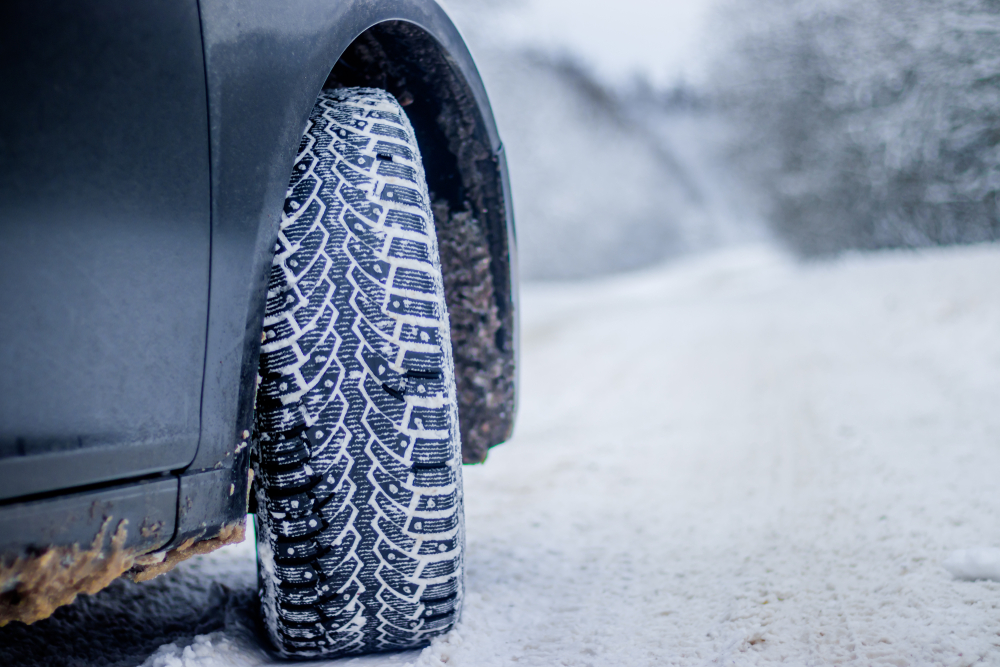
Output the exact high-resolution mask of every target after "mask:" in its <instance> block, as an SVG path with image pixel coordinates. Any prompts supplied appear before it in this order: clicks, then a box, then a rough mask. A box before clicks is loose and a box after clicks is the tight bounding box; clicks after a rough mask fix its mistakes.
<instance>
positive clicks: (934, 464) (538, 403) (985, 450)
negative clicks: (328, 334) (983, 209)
mask: <svg viewBox="0 0 1000 667" xmlns="http://www.w3.org/2000/svg"><path fill="white" fill-rule="evenodd" d="M522 307H523V315H524V318H523V324H522V341H523V348H522V385H521V386H522V394H521V403H520V416H519V420H518V428H517V432H516V434H515V437H514V438H513V440H512V441H511V442H509V443H507V444H504V445H502V446H500V447H498V448H496V449H494V450H493V452H492V453H491V455H490V459H489V461H488V462H487V463H486V464H485V465H482V466H473V467H466V469H465V484H466V512H467V528H468V552H467V602H466V605H465V609H464V613H463V616H462V620H461V622H460V623H459V625H458V627H457V628H456V629H455V630H454V631H453V632H452V633H451V634H449V635H447V636H446V637H443V638H441V639H439V640H436V641H435V643H434V644H433V645H432V646H431V647H429V648H427V649H425V650H423V651H415V652H409V653H400V654H394V655H389V656H370V657H365V658H359V659H354V660H346V661H337V662H335V663H334V662H330V663H324V662H320V663H316V664H319V665H326V664H331V665H332V664H337V665H345V666H346V665H351V666H355V665H357V666H377V665H413V666H414V667H417V666H421V667H431V666H441V665H448V667H459V666H469V667H488V666H491V665H510V664H517V665H539V666H546V667H548V666H552V665H580V666H590V665H593V666H598V665H629V666H633V665H709V664H711V665H715V664H725V665H751V664H752V665H767V664H776V663H784V664H792V665H820V664H831V663H836V664H845V665H894V666H902V665H971V664H1000V637H998V632H997V631H998V628H1000V583H997V582H995V581H989V580H977V581H964V580H961V579H956V578H954V577H953V576H952V575H951V574H949V572H948V570H946V569H945V567H944V566H943V565H948V566H949V567H950V568H952V572H954V573H955V574H956V575H958V576H960V577H967V576H968V577H970V578H980V577H981V576H982V572H985V571H986V569H988V568H990V567H992V568H993V571H994V572H995V571H996V567H997V554H998V553H1000V552H998V550H997V549H996V548H995V547H998V546H1000V525H998V523H997V517H998V516H1000V493H998V488H997V483H996V480H997V476H998V471H1000V410H998V409H997V399H998V397H1000V335H998V332H1000V246H997V245H984V246H975V247H965V248H951V249H938V250H932V251H921V252H891V253H883V254H869V255H857V256H851V257H847V258H844V259H841V260H839V261H836V262H830V263H821V264H807V265H802V264H797V263H795V262H793V261H792V260H789V259H787V258H786V257H785V256H783V255H782V254H781V253H779V252H777V251H775V250H773V249H771V248H770V247H766V246H749V247H741V248H734V249H729V250H725V251H719V252H716V253H714V254H709V255H704V256H700V257H691V258H686V259H683V260H680V261H676V262H674V263H673V264H670V265H669V266H664V267H660V268H655V269H650V270H646V271H644V272H642V273H636V274H631V275H626V276H619V277H616V278H612V279H601V280H593V281H589V282H578V283H566V284H551V283H550V284H546V285H531V286H528V287H527V288H525V290H524V293H523V302H522ZM983 545H985V547H983ZM970 548H973V549H976V550H975V551H974V552H964V553H965V555H963V556H961V557H958V558H957V560H956V556H951V558H950V559H949V554H952V552H953V551H954V550H956V549H970ZM983 548H985V549H986V550H983ZM969 554H972V555H969ZM984 554H985V556H984ZM955 563H959V565H955ZM970 563H971V564H973V565H975V564H976V563H978V564H979V565H976V567H980V574H976V573H975V572H973V573H972V574H971V575H969V574H968V572H970V571H971V570H968V569H966V570H962V571H961V572H960V571H959V570H961V569H962V568H963V567H964V568H969V567H972V565H970ZM181 568H187V569H186V570H185V571H182V572H181V575H180V576H179V578H178V579H177V581H179V582H180V581H194V580H198V581H200V582H201V584H202V585H204V584H205V582H207V581H209V580H211V579H212V578H213V577H218V578H220V579H221V580H224V581H226V582H227V585H228V586H230V587H231V588H234V589H240V587H245V588H248V589H250V590H252V587H253V586H254V582H255V573H254V561H253V548H252V546H251V545H250V544H249V543H244V544H242V545H236V546H234V547H230V548H227V549H224V550H222V551H220V552H216V553H215V554H211V555H208V556H205V557H199V558H197V559H195V560H194V561H192V562H189V563H186V564H183V565H182V566H181ZM956 568H957V569H956ZM984 568H985V569H984ZM194 571H197V572H198V574H199V576H197V577H191V576H188V574H190V573H192V572H194ZM247 597H249V596H247ZM233 617H234V619H235V620H231V619H230V614H229V613H227V615H226V618H227V620H226V624H225V627H224V629H222V630H219V631H216V632H212V633H210V634H207V635H202V636H198V637H192V638H189V639H187V640H184V641H178V642H175V643H172V644H168V645H165V646H162V647H161V648H160V649H159V650H158V651H157V652H156V653H155V654H153V655H152V656H150V657H149V658H148V660H146V662H145V663H144V664H145V666H146V667H220V666H223V665H267V664H273V663H272V658H271V657H269V656H268V654H267V653H266V652H265V651H264V650H263V649H262V648H261V645H260V644H259V641H260V640H259V639H257V638H256V635H255V634H254V632H253V631H252V630H251V629H249V627H248V625H247V621H246V619H245V618H244V619H243V620H242V621H241V620H239V618H237V617H239V614H234V615H233Z"/></svg>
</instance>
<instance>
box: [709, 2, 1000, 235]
mask: <svg viewBox="0 0 1000 667" xmlns="http://www.w3.org/2000/svg"><path fill="white" fill-rule="evenodd" d="M727 9H728V11H727V16H728V17H729V19H728V21H729V23H728V27H729V29H730V30H731V31H732V32H731V34H732V40H731V41H730V44H731V46H732V48H731V49H730V50H729V51H728V54H727V56H726V57H725V58H723V59H722V60H721V62H720V67H719V71H718V76H717V77H716V79H715V80H716V82H717V86H718V87H717V92H718V95H719V99H720V100H721V101H722V102H723V103H724V104H725V105H726V107H727V108H728V109H729V110H730V111H731V112H732V113H733V116H734V117H735V118H736V119H737V122H738V123H739V125H740V127H741V137H742V139H741V141H740V145H739V147H738V151H737V156H738V158H739V161H740V163H741V164H742V165H743V166H744V167H745V168H746V169H747V170H748V171H749V172H750V173H751V175H752V177H753V178H754V179H756V180H758V181H759V183H761V184H762V185H763V186H764V187H765V189H766V190H767V192H768V193H769V195H770V197H769V201H770V202H771V205H772V208H771V210H770V211H769V213H770V218H771V219H772V221H773V224H774V225H775V228H776V230H777V231H778V232H779V234H780V235H781V236H782V237H783V238H785V239H786V240H787V241H788V242H789V243H790V244H791V245H792V246H793V247H794V248H796V249H797V250H799V251H800V252H802V253H804V254H807V255H822V254H830V253H835V252H837V251H839V250H843V249H846V248H882V247H899V246H926V245H933V244H943V243H971V242H977V241H982V240H988V239H997V238H1000V198H998V192H1000V1H998V0H909V1H901V0H754V1H753V2H746V1H745V0H743V2H740V3H735V2H733V3H731V5H730V6H729V7H728V8H727Z"/></svg>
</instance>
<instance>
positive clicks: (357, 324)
mask: <svg viewBox="0 0 1000 667" xmlns="http://www.w3.org/2000/svg"><path fill="white" fill-rule="evenodd" d="M450 344H451V343H450V336H449V330H448V316H447V310H446V307H445V300H444V288H443V280H442V275H441V264H440V259H439V254H438V248H437V241H436V237H435V231H434V222H433V217H432V214H431V210H430V201H429V196H428V192H427V185H426V181H425V179H424V174H423V167H422V165H421V162H420V152H419V149H418V147H417V143H416V140H415V138H414V134H413V129H412V127H411V126H410V123H409V121H408V120H407V119H406V116H405V114H404V113H403V111H402V109H401V108H400V107H399V105H398V104H397V102H396V101H395V99H394V98H392V97H391V96H390V95H389V94H388V93H386V92H384V91H382V90H378V89H374V88H347V89H337V90H325V91H323V93H322V94H321V95H320V98H319V100H318V101H317V103H316V106H315V108H314V110H313V113H312V114H311V116H310V118H309V122H308V125H307V127H306V131H305V133H304V135H303V137H302V143H301V145H300V148H299V152H298V155H297V157H296V160H295V165H294V168H293V175H292V178H291V182H290V184H289V189H288V195H287V199H286V201H285V208H284V212H283V215H282V219H281V224H280V231H279V234H278V239H277V242H276V244H275V258H274V263H273V266H272V270H271V276H270V280H269V284H268V295H267V307H266V314H265V320H264V339H263V344H262V348H261V360H260V386H259V388H258V395H257V418H256V428H257V454H256V456H255V460H254V466H255V472H256V475H257V479H258V480H259V484H257V486H256V489H257V507H258V512H257V516H256V527H257V549H258V569H259V579H260V588H261V603H262V610H263V615H264V621H265V625H266V627H267V629H268V633H269V634H270V637H271V640H272V642H273V643H274V645H275V647H276V648H277V650H278V652H279V653H280V654H281V655H283V656H285V657H298V658H311V657H334V656H338V655H349V654H359V653H368V652H374V651H384V650H395V649H402V648H413V647H419V646H422V645H426V644H427V642H428V641H429V640H430V638H432V637H434V636H437V635H439V634H442V633H444V632H447V631H448V630H449V629H450V628H451V627H452V626H453V625H454V623H455V621H456V619H457V617H458V614H459V612H460V608H461V601H462V593H463V589H462V570H463V549H464V519H463V515H462V480H461V445H460V442H459V436H458V409H457V400H456V391H455V369H454V363H453V361H452V353H451V347H450Z"/></svg>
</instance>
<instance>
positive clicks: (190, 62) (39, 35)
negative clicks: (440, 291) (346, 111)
mask: <svg viewBox="0 0 1000 667" xmlns="http://www.w3.org/2000/svg"><path fill="white" fill-rule="evenodd" d="M0 14H2V18H0V288H2V289H0V557H2V558H3V565H4V566H5V567H6V568H7V574H8V577H7V582H6V583H4V582H0V584H2V585H3V586H4V587H5V588H3V589H0V600H2V599H3V597H2V596H8V597H9V596H10V595H11V594H12V590H13V588H12V586H13V584H12V583H11V582H12V581H14V579H11V577H12V576H13V577H14V578H15V579H17V580H18V581H21V582H24V581H27V580H32V581H35V580H37V582H36V583H37V584H38V586H44V585H48V584H51V585H52V586H59V585H60V584H59V581H57V580H56V579H53V577H55V576H56V574H58V573H54V572H52V571H46V570H45V567H43V566H41V565H39V561H40V556H41V555H42V554H44V553H46V552H52V553H56V552H58V553H62V554H64V555H66V554H68V555H70V556H72V557H70V558H68V560H69V561H70V562H72V561H73V560H74V559H76V560H77V561H79V560H80V558H82V556H80V554H88V553H89V554H91V555H94V554H99V555H100V558H99V559H98V560H102V559H103V560H107V558H109V557H116V556H115V555H116V554H118V555H119V556H121V558H123V559H124V560H122V566H124V565H125V564H127V565H130V566H133V565H134V566H136V567H138V569H139V570H141V569H142V566H143V564H144V563H145V564H147V565H148V564H155V563H161V564H162V563H164V562H170V561H171V558H173V557H174V556H182V555H184V554H182V553H181V552H183V551H185V550H186V551H188V552H194V551H197V550H198V549H199V548H201V547H199V544H201V545H202V546H203V547H210V546H217V545H218V544H221V543H224V542H226V541H228V540H230V539H233V538H234V530H235V528H234V527H236V526H242V521H243V517H244V516H245V514H246V512H247V502H248V501H247V499H248V496H249V485H250V484H251V483H252V480H250V479H249V475H248V471H249V467H248V460H249V455H250V452H251V450H252V448H253V447H252V444H253V443H252V437H251V432H252V430H253V411H254V399H255V390H256V380H257V363H258V354H259V348H260V336H261V323H262V317H263V309H264V302H265V294H266V281H267V276H268V272H269V269H270V265H271V258H272V254H273V246H274V240H275V237H276V234H277V225H278V221H279V218H280V214H281V210H282V205H283V202H284V198H285V191H286V188H287V186H288V181H289V175H290V171H291V167H292V163H293V159H294V157H295V153H296V150H297V148H298V145H299V141H300V137H301V134H302V130H303V127H304V126H305V123H306V120H307V118H308V115H309V113H310V110H311V109H312V107H313V104H314V101H315V99H316V96H317V94H318V93H319V91H320V90H321V89H323V88H324V87H337V86H342V85H368V86H374V87H380V88H385V89H387V90H388V91H389V92H391V93H393V94H394V95H396V97H397V99H399V100H400V102H401V103H402V104H404V105H406V110H407V113H408V115H409V116H410V119H411V122H412V123H413V125H414V128H415V131H416V134H417V138H418V142H419V144H420V148H421V152H422V154H423V158H424V162H425V167H426V170H427V177H428V184H429V188H430V190H431V191H432V193H433V196H434V197H435V201H436V206H435V213H436V218H437V225H438V235H439V238H440V241H441V246H442V256H443V257H442V259H443V265H444V269H445V272H446V276H445V282H446V289H447V290H448V293H447V297H448V304H449V310H450V313H451V319H452V322H453V330H454V331H457V333H454V334H453V339H454V347H455V358H456V370H457V373H456V375H457V377H458V385H459V403H460V422H461V432H462V436H463V442H464V443H465V444H464V450H463V452H464V456H465V459H466V460H467V461H478V460H482V459H483V458H484V456H485V452H486V449H487V448H488V447H489V446H492V445H494V444H497V443H499V442H501V441H503V440H504V439H506V438H507V437H508V436H509V434H510V430H511V427H512V424H513V418H514V409H515V405H514V396H515V381H516V378H515V377H514V375H515V362H516V342H517V321H516V316H517V304H516V294H517V286H516V278H515V276H516V270H515V269H516V266H515V261H516V260H515V240H514V226H513V221H512V217H511V211H512V207H511V203H510V192H509V185H508V180H507V174H506V163H505V159H504V153H503V147H502V145H501V143H500V138H499V136H498V134H497V130H496V125H495V122H494V119H493V116H492V112H491V110H490V105H489V102H488V100H487V97H486V92H485V90H484V88H483V85H482V82H481V80H480V78H479V75H478V73H477V71H476V68H475V65H474V64H473V61H472V58H471V56H470V54H469V52H468V49H467V48H466V46H465V44H464V43H463V41H462V38H461V36H460V35H459V33H458V32H457V30H456V29H455V27H454V25H453V24H452V23H451V21H450V20H449V18H448V17H447V15H446V14H445V13H444V12H443V11H442V9H441V8H440V7H439V6H438V5H437V4H436V3H435V2H433V0H300V1H298V2H295V3H272V2H264V1H263V0H240V1H236V0H148V1H146V2H142V3H130V4H127V5H123V4H121V3H112V2H106V1H103V0H86V1H85V2H59V1H49V2H46V1H44V0H42V1H35V2H31V3H28V2H20V1H18V2H12V3H6V4H5V5H4V7H3V9H0ZM458 211H471V213H472V216H473V218H474V219H475V220H476V223H477V227H476V229H477V230H478V232H477V233H476V234H473V235H472V236H471V237H470V235H469V234H468V233H467V232H463V234H464V235H462V236H459V235H457V233H456V234H452V232H451V231H450V227H449V225H448V220H449V217H448V216H449V212H452V213H454V212H458ZM439 212H440V216H438V215H437V214H438V213H439ZM484 258H488V261H487V262H485V263H484V262H483V260H484ZM477 262H478V264H477V265H478V266H480V267H482V266H487V267H488V271H487V273H486V274H474V273H470V272H469V271H467V270H465V268H466V267H468V266H469V265H471V264H476V263H477ZM449 272H450V273H451V274H453V275H449ZM475 275H479V278H476V277H475ZM483 276H485V277H483ZM470 280H474V281H475V280H478V281H480V282H484V283H487V284H485V287H487V288H488V289H485V290H483V289H480V290H479V294H480V296H478V297H476V298H473V297H469V296H468V295H469V294H471V292H472V291H474V290H469V289H466V288H467V287H469V284H468V283H469V281H470ZM478 287H483V285H479V286H478ZM482 294H486V297H485V298H486V301H485V302H484V301H483V298H484V297H482V296H481V295H482ZM477 299H478V300H477ZM487 320H489V321H492V322H494V324H493V326H492V328H491V329H489V331H488V334H489V335H488V336H485V337H484V336H483V335H476V333H477V331H476V327H477V326H480V325H479V324H477V323H481V322H485V321H487ZM463 327H464V330H465V334H463V333H462V331H463ZM478 333H480V334H481V333H482V332H481V331H479V332H478ZM484 340H485V342H484ZM240 530H241V528H240ZM213 540H214V542H213ZM53 550H55V551H53ZM59 550H61V551H59ZM150 552H157V553H156V554H153V555H152V556H150V555H149V554H150ZM73 554H76V555H75V556H74V555H73ZM63 560H67V558H63ZM32 563H34V565H32ZM15 564H17V567H19V568H20V569H19V570H17V572H15V575H11V574H10V573H11V572H13V571H14V570H16V569H17V568H15ZM11 568H14V569H11ZM111 574H112V573H111V572H110V571H109V572H104V573H103V574H101V573H99V572H98V573H96V574H95V575H94V576H95V577H97V579H96V580H95V581H97V582H98V583H100V582H101V581H104V579H107V580H110V579H108V577H111ZM117 574H118V573H114V576H117ZM62 575H65V576H69V575H68V574H67V573H65V572H63V573H62ZM101 576H103V577H104V579H100V577H101ZM32 577H34V578H35V579H31V578H32ZM112 578H113V577H112ZM47 581H48V584H47V583H46V582H47ZM64 583H65V582H64ZM104 583H106V581H104ZM94 587H98V588H99V586H98V585H97V584H93V585H91V588H94ZM81 590H84V588H81ZM8 602H9V600H8Z"/></svg>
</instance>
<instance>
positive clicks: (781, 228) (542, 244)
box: [447, 0, 1000, 280]
mask: <svg viewBox="0 0 1000 667" xmlns="http://www.w3.org/2000/svg"><path fill="white" fill-rule="evenodd" d="M447 6H448V8H449V10H450V11H451V12H452V14H453V15H454V16H455V18H456V22H457V23H458V25H459V27H460V29H462V30H463V32H464V33H465V35H466V37H467V39H468V41H469V43H470V45H471V48H472V50H473V54H474V55H475V56H476V58H477V61H478V62H479V65H480V69H481V72H482V74H483V78H484V80H485V82H486V85H487V89H488V91H489V93H490V96H491V100H492V102H493V105H494V108H495V112H496V115H497V120H498V123H499V125H500V131H501V136H502V137H503V139H504V142H505V146H506V149H507V155H508V160H509V162H510V167H511V174H512V181H513V185H514V193H515V208H516V214H517V224H518V238H519V245H520V253H521V267H522V274H523V276H524V278H525V279H528V280H533V279H534V280H539V279H542V280H544V279H565V278H577V277H583V276H591V275H599V274H606V273H611V272H617V271H622V270H628V269H634V268H638V267H641V266H644V265H648V264H651V263H656V262H659V261H663V260H666V259H669V258H671V257H676V256H678V255H682V254H686V253H691V252H698V251H703V250H707V249H710V248H714V247H720V246H725V245H732V244H738V243H745V242H753V241H760V240H764V239H769V240H772V241H775V242H778V243H780V244H783V245H784V246H786V247H787V248H789V249H790V250H792V251H793V252H795V253H797V254H798V255H800V256H802V257H806V258H809V257H823V256H832V255H836V254H838V253H841V252H843V251H846V250H852V249H861V250H873V249H879V248H894V247H922V246H930V245H937V244H953V243H975V242H981V241H987V240H996V239H998V238H1000V199H998V191H1000V1H998V0H939V1H934V2H932V1H929V0H910V1H901V0H691V1H690V2H686V3H683V4H682V3H671V2H652V1H651V0H620V1H619V2H617V3H606V2H596V1H591V0H577V1H576V2H570V1H569V0H449V1H448V3H447Z"/></svg>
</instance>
